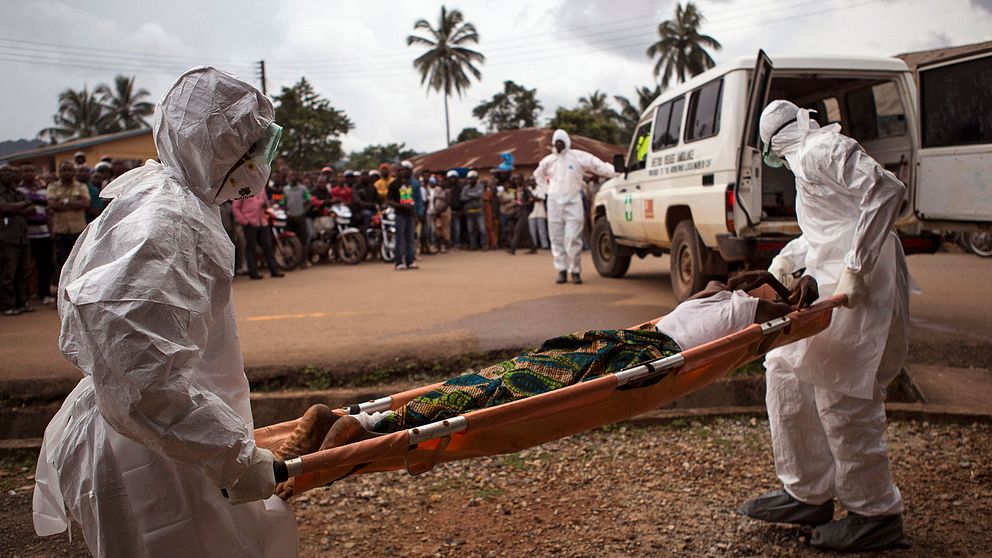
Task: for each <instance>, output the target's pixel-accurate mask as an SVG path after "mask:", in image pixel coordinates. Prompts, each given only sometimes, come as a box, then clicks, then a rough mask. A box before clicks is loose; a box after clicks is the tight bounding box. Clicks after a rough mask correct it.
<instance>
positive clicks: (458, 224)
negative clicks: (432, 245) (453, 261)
mask: <svg viewBox="0 0 992 558" xmlns="http://www.w3.org/2000/svg"><path fill="white" fill-rule="evenodd" d="M445 181H446V184H445V187H446V188H448V207H449V208H450V209H451V245H452V246H453V247H455V248H459V249H460V248H461V247H462V245H463V243H464V241H465V239H464V238H462V233H463V232H464V229H462V183H461V180H460V179H459V177H458V171H456V170H455V169H451V170H449V171H448V174H447V175H446V176H445Z"/></svg>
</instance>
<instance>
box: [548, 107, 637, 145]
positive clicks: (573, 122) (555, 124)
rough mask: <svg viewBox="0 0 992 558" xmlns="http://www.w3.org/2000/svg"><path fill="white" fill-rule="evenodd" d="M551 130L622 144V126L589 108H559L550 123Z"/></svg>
mask: <svg viewBox="0 0 992 558" xmlns="http://www.w3.org/2000/svg"><path fill="white" fill-rule="evenodd" d="M548 127H549V128H561V129H562V130H565V131H566V132H568V133H569V134H576V135H580V136H585V137H587V138H592V139H596V140H599V141H604V142H606V143H612V144H614V145H619V144H620V140H621V138H620V135H621V134H620V124H619V123H618V122H617V119H616V118H615V117H612V116H610V115H607V114H604V113H602V112H600V113H596V112H593V111H592V110H590V109H589V108H582V107H578V108H574V109H567V108H564V107H558V109H557V110H555V116H554V118H552V119H551V120H550V121H549V122H548Z"/></svg>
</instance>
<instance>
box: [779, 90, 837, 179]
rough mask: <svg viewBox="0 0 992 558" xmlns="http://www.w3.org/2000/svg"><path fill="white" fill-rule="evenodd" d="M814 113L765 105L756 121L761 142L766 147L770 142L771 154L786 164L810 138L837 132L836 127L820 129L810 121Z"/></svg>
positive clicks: (786, 104)
mask: <svg viewBox="0 0 992 558" xmlns="http://www.w3.org/2000/svg"><path fill="white" fill-rule="evenodd" d="M814 112H816V111H813V110H810V109H801V108H799V107H797V106H796V105H795V104H793V103H791V102H789V101H784V100H777V101H772V102H771V103H768V106H766V107H765V109H764V110H763V111H761V120H760V121H759V132H760V134H761V141H762V142H764V143H766V144H767V143H768V142H771V150H772V151H774V152H775V153H777V154H778V155H780V156H782V157H784V158H785V159H786V160H788V158H789V156H790V155H792V154H794V153H796V152H798V151H799V150H801V149H802V148H803V146H805V144H806V140H807V138H808V137H809V136H810V135H811V134H816V133H839V132H840V125H839V124H831V125H829V126H825V127H823V128H820V125H819V124H818V123H817V122H816V121H815V120H813V119H812V118H811V117H810V115H811V114H812V113H814ZM793 166H795V165H793Z"/></svg>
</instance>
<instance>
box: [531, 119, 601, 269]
mask: <svg viewBox="0 0 992 558" xmlns="http://www.w3.org/2000/svg"><path fill="white" fill-rule="evenodd" d="M558 140H562V141H563V142H565V149H564V150H563V151H562V152H561V153H558V152H557V151H554V152H553V153H552V154H551V155H548V156H547V157H545V158H544V159H541V162H540V163H539V164H538V165H537V170H535V171H534V180H535V181H536V182H537V184H538V185H539V186H540V187H542V188H544V189H545V191H547V193H548V198H547V203H548V237H549V239H550V240H551V256H552V257H553V258H554V263H555V269H556V270H557V271H558V272H563V271H567V272H569V273H573V274H575V273H581V272H582V228H583V226H584V225H585V210H584V209H583V207H582V175H583V174H585V173H591V174H596V175H599V176H602V177H604V178H612V177H614V176H616V171H614V170H613V165H610V164H608V163H604V162H603V161H600V160H599V159H598V158H596V156H595V155H593V154H591V153H587V152H585V151H577V150H575V149H572V148H571V146H572V141H571V139H570V138H569V137H568V133H567V132H565V130H555V133H554V134H553V135H552V136H551V148H552V150H554V142H556V141H558Z"/></svg>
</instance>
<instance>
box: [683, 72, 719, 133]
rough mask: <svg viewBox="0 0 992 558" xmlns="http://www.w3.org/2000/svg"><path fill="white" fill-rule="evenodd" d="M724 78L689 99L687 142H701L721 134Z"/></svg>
mask: <svg viewBox="0 0 992 558" xmlns="http://www.w3.org/2000/svg"><path fill="white" fill-rule="evenodd" d="M722 93H723V78H720V79H718V80H716V81H711V82H710V83H707V84H706V85H704V86H702V87H700V88H699V89H697V90H695V91H693V92H692V96H690V97H689V120H688V121H687V124H686V134H685V141H687V142H689V141H694V140H700V139H703V138H708V137H711V136H715V135H717V134H718V133H720V104H721V103H720V100H721V97H722Z"/></svg>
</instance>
